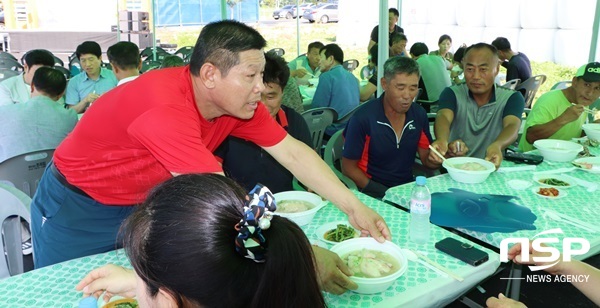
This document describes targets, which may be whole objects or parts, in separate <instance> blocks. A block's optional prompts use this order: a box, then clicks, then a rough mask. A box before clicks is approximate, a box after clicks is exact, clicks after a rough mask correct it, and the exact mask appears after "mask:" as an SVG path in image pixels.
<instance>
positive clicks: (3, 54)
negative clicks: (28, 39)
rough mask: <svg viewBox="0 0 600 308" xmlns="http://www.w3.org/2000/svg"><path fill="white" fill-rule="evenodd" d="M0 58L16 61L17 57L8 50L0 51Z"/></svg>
mask: <svg viewBox="0 0 600 308" xmlns="http://www.w3.org/2000/svg"><path fill="white" fill-rule="evenodd" d="M0 59H11V60H15V61H17V58H15V56H13V55H12V54H10V53H8V52H3V51H0Z"/></svg>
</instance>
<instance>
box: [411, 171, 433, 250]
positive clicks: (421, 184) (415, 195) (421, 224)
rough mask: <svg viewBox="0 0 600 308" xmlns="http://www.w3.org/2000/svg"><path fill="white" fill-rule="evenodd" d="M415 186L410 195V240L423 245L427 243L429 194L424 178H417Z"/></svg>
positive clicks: (429, 212) (429, 211)
mask: <svg viewBox="0 0 600 308" xmlns="http://www.w3.org/2000/svg"><path fill="white" fill-rule="evenodd" d="M416 182H417V185H415V187H414V188H413V190H412V192H411V195H410V240H411V241H413V242H415V243H418V244H425V243H427V242H428V241H429V226H430V224H429V216H431V193H430V192H429V189H428V188H427V186H425V184H426V182H427V180H426V179H425V177H424V176H418V177H417V180H416Z"/></svg>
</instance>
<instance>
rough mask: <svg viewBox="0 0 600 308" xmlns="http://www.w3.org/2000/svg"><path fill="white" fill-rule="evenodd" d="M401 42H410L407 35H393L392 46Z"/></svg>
mask: <svg viewBox="0 0 600 308" xmlns="http://www.w3.org/2000/svg"><path fill="white" fill-rule="evenodd" d="M400 41H408V39H407V38H406V35H405V34H404V33H394V34H392V37H391V38H390V46H391V45H394V44H395V43H398V42H400Z"/></svg>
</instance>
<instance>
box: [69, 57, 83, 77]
mask: <svg viewBox="0 0 600 308" xmlns="http://www.w3.org/2000/svg"><path fill="white" fill-rule="evenodd" d="M69 72H71V77H73V76H77V75H78V74H79V73H81V63H80V62H79V59H78V58H77V56H76V55H75V53H73V54H72V55H70V56H69Z"/></svg>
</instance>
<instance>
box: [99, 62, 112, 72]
mask: <svg viewBox="0 0 600 308" xmlns="http://www.w3.org/2000/svg"><path fill="white" fill-rule="evenodd" d="M100 67H101V68H105V69H107V70H111V71H112V65H110V63H108V62H102V63H100Z"/></svg>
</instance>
